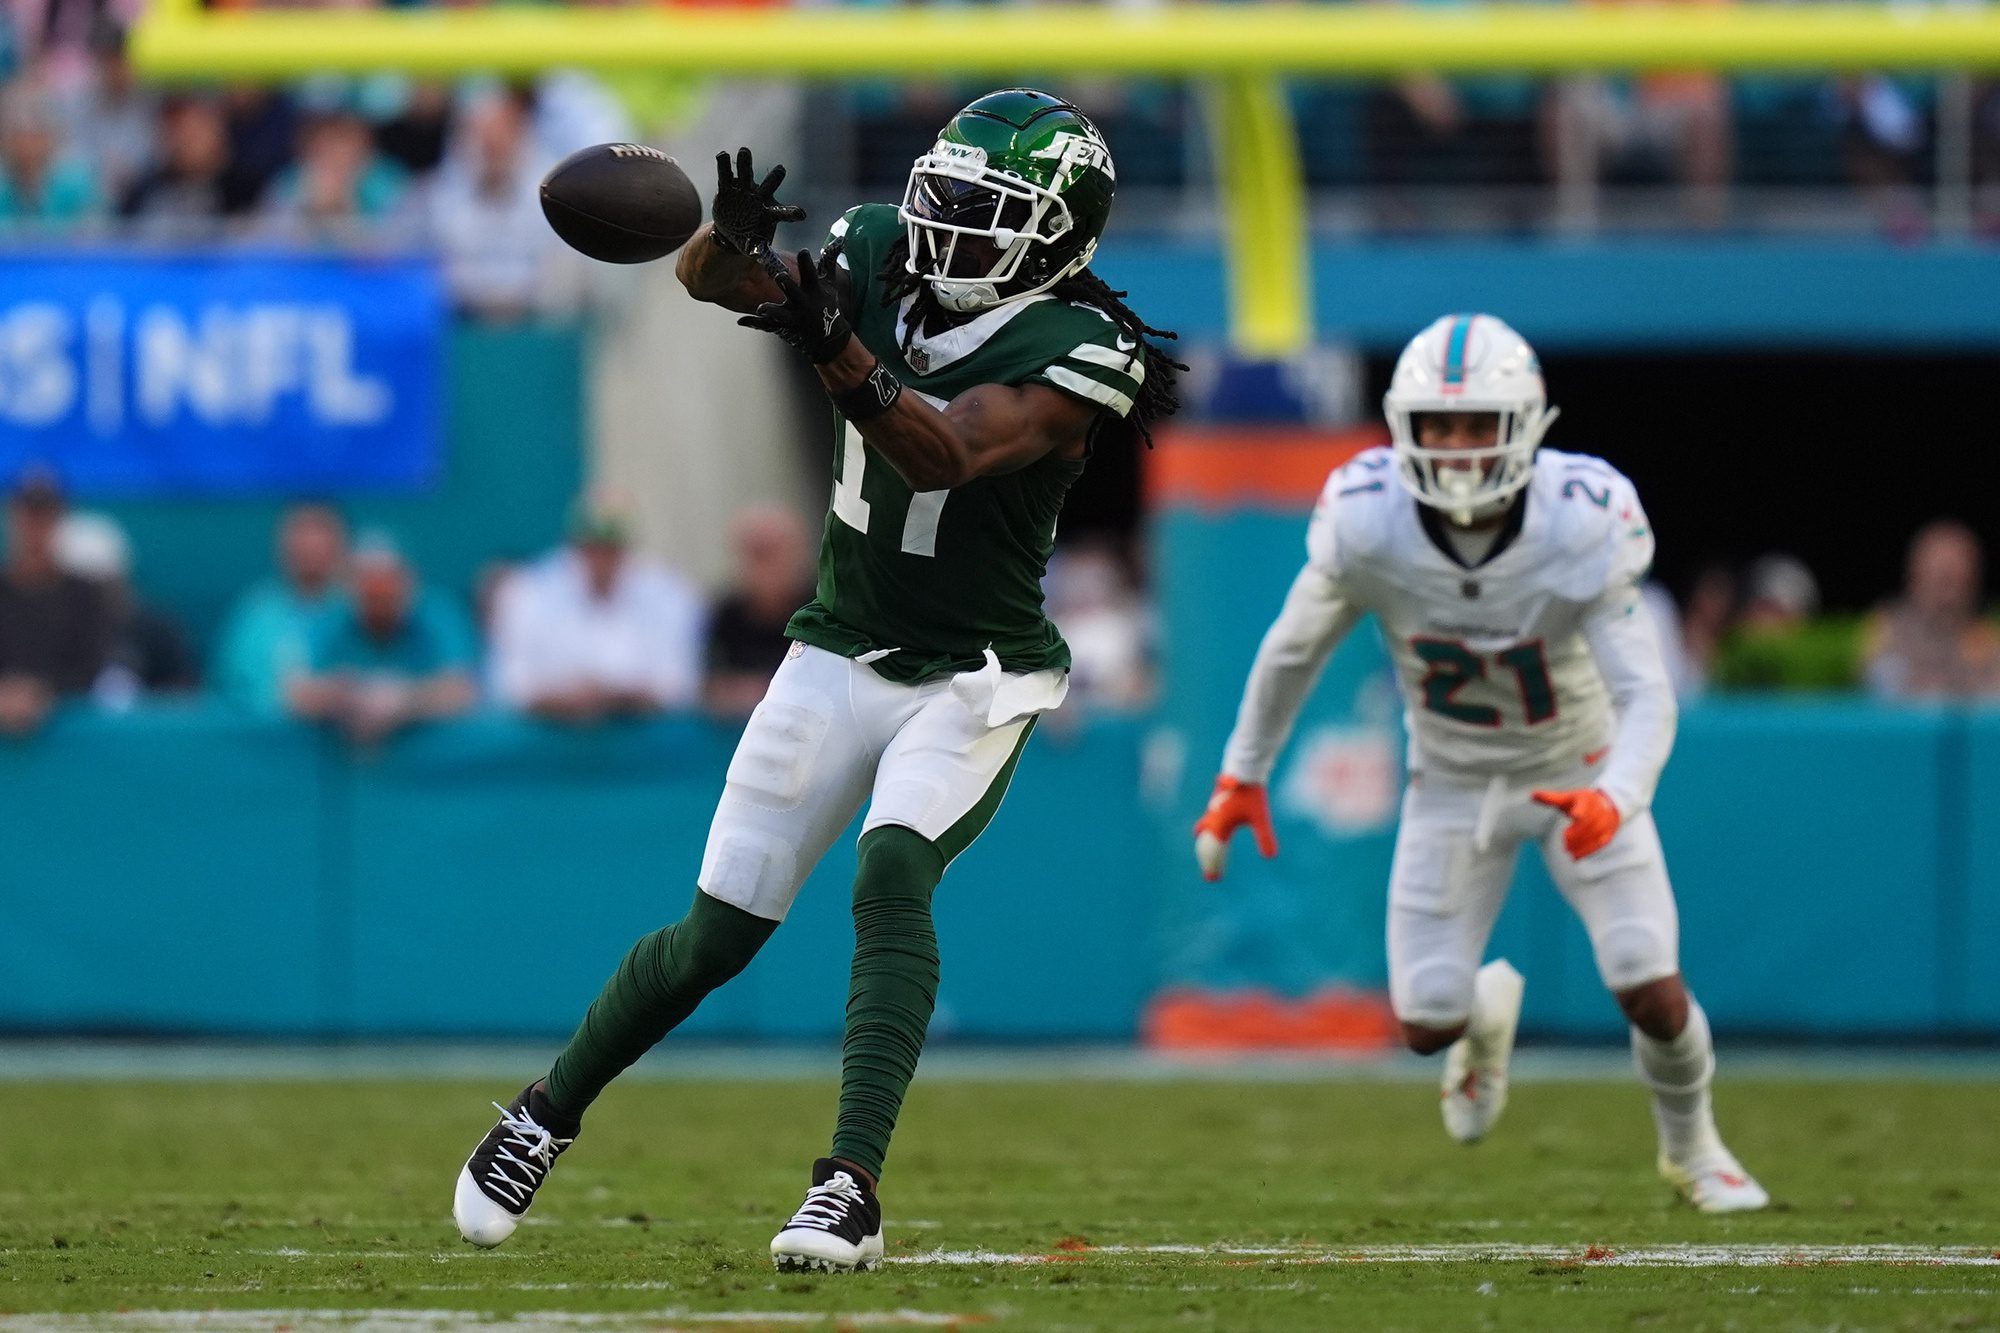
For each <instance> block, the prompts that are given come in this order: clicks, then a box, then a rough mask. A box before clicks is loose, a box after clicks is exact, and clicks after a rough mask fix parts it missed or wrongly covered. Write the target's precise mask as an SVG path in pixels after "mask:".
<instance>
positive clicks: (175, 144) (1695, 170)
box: [0, 0, 2000, 318]
mask: <svg viewBox="0 0 2000 1333" xmlns="http://www.w3.org/2000/svg"><path fill="white" fill-rule="evenodd" d="M1137 2H1138V3H1149V2H1151V0H1137ZM126 8H129V6H127V7H126ZM120 10H121V6H120V5H119V4H117V3H115V2H114V3H107V0H17V3H15V4H13V5H10V6H8V7H6V8H5V9H4V10H0V232H4V233H8V234H11V235H12V236H14V237H16V238H21V237H26V238H31V239H34V238H42V239H45V238H47V237H48V236H51V235H60V236H64V237H77V236H88V235H90V234H92V233H103V232H107V231H112V230H116V231H117V232H118V233H119V234H121V235H137V236H139V237H143V238H147V239H152V240H158V241H175V240H187V239H189V238H194V237H204V238H205V237H210V236H217V235H221V236H226V237H229V238H232V239H236V240H248V241H262V242H277V243H287V244H299V245H321V244H340V245H412V244H415V245H425V246H431V247H435V248H436V249H438V250H439V251H441V252H442V254H443V255H444V257H445V261H446V264H447V266H448V269H449V272H450V278H451V284H452V289H453V291H454V292H455V293H456V295H457V297H458V299H459V301H460V303H461V304H462V305H463V306H464V307H465V308H466V309H468V310H471V311H473V312H476V313H480V314H484V315H489V316H492V317H495V318H508V317H514V316H519V315H523V314H534V313H540V312H562V311H565V310H568V309H571V308H574V307H575V305H576V304H577V303H578V302H579V301H580V300H581V299H582V295H583V293H582V284H583V282H584V278H583V276H582V269H581V267H580V266H578V265H576V264H575V263H574V262H573V260H571V259H570V258H569V257H568V255H567V252H565V251H563V250H562V249H561V247H560V246H557V245H555V244H553V241H552V238H551V237H550V236H549V234H548V231H547V228H546V227H544V226H542V225H541V218H540V216H539V211H538V208H537V205H536V191H535V186H536V184H537V182H538V181H539V180H540V178H541V176H542V174H543V173H544V172H545V171H546V170H547V168H548V167H549V166H550V165H552V164H553V163H554V162H555V161H556V160H558V159H559V158H560V157H562V156H563V155H564V154H566V153H568V152H570V151H573V150H574V149H576V148H578V147H582V146H584V145H586V144H590V143H596V142H603V141H606V140H611V139H618V138H627V137H631V136H633V135H634V134H635V133H636V134H640V135H656V134H658V133H659V132H660V131H661V130H662V129H663V125H662V124H661V123H660V121H661V118H662V117H661V114H660V109H661V108H671V107H673V106H676V105H679V106H681V107H682V109H683V110H685V108H686V99H685V97H682V98H681V99H679V101H677V100H676V98H675V97H673V96H671V95H665V94H662V93H661V90H660V89H659V88H655V87H653V86H652V85H650V84H649V85H645V86H644V87H640V86H637V85H630V86H628V84H629V81H621V82H620V84H619V85H618V91H617V93H616V94H614V93H613V91H612V90H611V89H610V88H609V87H607V86H606V85H605V84H603V83H601V82H599V81H597V80H594V79H591V78H589V77H586V76H584V75H581V74H577V73H556V74H551V75H549V76H546V77H544V78H542V79H540V80H537V81H535V82H534V83H532V84H514V85H507V84H500V83H495V82H492V81H480V80H475V81H471V82H467V83H463V84H458V85H450V84H444V83H437V82H425V81H421V80H412V79H408V78H403V77H400V76H391V75H382V76H377V77H370V78H362V79H343V78H333V77H326V78H318V79H310V80H306V81H304V82H301V83H297V84H294V85H291V86H288V87H283V88H277V89H267V88H257V87H250V86H228V87H217V88H208V89H188V88H180V89H174V90H165V89H159V88H149V87H147V86H145V85H144V84H142V83H141V82H139V81H137V80H135V78H134V75H133V72H132V69H131V67H130V65H129V63H128V62H127V59H126V53H125V43H126V25H127V23H129V20H130V16H129V14H121V12H120ZM1291 87H1292V97H1293V102H1294V106H1295V109H1296V112H1297V119H1298V127H1299V141H1300V150H1301V154H1302V157H1303V163H1304V167H1305V171H1306V176H1307V181H1308V184H1309V185H1310V186H1311V187H1313V189H1314V190H1315V192H1316V193H1315V198H1316V199H1317V200H1318V201H1319V203H1320V204H1321V205H1322V207H1321V208H1320V210H1319V211H1320V216H1321V219H1322V221H1333V222H1335V223H1338V222H1340V221H1341V220H1342V219H1345V220H1346V221H1348V222H1350V223H1352V224H1353V225H1358V226H1361V227H1363V228H1366V229H1373V230H1387V231H1406V230H1427V229H1439V228H1443V229H1450V228H1456V227H1473V228H1479V229H1487V230H1490V229H1493V228H1496V227H1498V228H1503V229H1504V228H1510V227H1517V228H1539V227H1555V228H1595V227H1619V226H1641V227H1648V228H1654V229H1659V228H1666V229H1689V228H1695V229H1702V228H1712V227H1719V226H1738V225H1741V226H1781V227H1782V226H1803V227H1824V226H1829V225H1833V226H1838V225H1843V221H1842V219H1845V220H1846V221H1848V222H1859V223H1861V224H1862V225H1872V226H1875V227H1877V228H1880V229H1883V230H1886V231H1888V232H1890V233H1892V234H1895V235H1899V236H1909V237H1915V236H1920V235H1922V234H1924V233H1925V232H1926V231H1927V230H1928V229H1929V227H1930V226H1931V225H1932V224H1933V222H1934V221H1935V220H1936V218H1937V217H1938V216H1939V214H1940V211H1941V210H1940V209H1938V208H1936V207H1934V206H1933V205H1932V203H1931V196H1930V195H1929V194H1928V193H1927V192H1928V191H1930V190H1931V189H1932V188H1933V187H1936V186H1939V185H1940V184H1948V185H1950V186H1951V187H1952V188H1954V189H1956V190H1958V191H1960V193H1961V195H1962V200H1961V206H1960V207H1958V208H1957V209H1956V210H1955V211H1954V216H1957V215H1960V214H1962V215H1963V219H1964V224H1965V225H1968V226H1972V227H1975V228H1977V229H1979V230H1980V231H1982V232H1986V231H1991V230H1994V229H1995V228H1996V226H2000V206H1995V207H1992V208H1985V207H1984V206H1983V205H1982V204H1981V203H1980V202H1979V201H1980V200H1981V199H1982V198H1985V199H1986V202H1987V203H1989V204H1990V203H1993V200H1992V199H1991V198H1989V197H1988V196H1991V195H1993V194H1994V193H1996V191H2000V83H1995V82H1985V81H1982V82H1978V83H1972V82H1966V81H1957V82H1954V81H1951V80H1949V79H1946V80H1939V79H1936V78H1928V77H1925V78H1916V77H1909V78H1906V77H1901V76H1897V77H1890V76H1887V75H1856V76H1843V77H1840V78H1833V79H1829V78H1825V77H1809V76H1800V77H1795V78H1781V77H1768V76H1766V77H1755V78H1743V79H1725V78H1722V77H1719V76H1716V75H1712V74H1704V73H1691V72H1681V73H1672V72H1667V73H1653V74H1647V75H1644V76H1638V77H1596V76H1591V77H1570V78H1560V79H1550V78H1530V77H1526V76H1479V77H1465V78H1456V77H1455V78H1444V77H1441V76H1428V75H1413V76H1410V77H1406V78H1403V79H1400V80H1393V81H1360V80H1345V81H1329V80H1295V81H1293V83H1292V85H1291ZM981 90H982V89H981V88H980V87H977V86H974V85H973V84H969V83H968V84H962V85H961V84H959V83H956V82H954V81H951V80H944V79H940V80H935V81H928V82H924V81H917V82H903V83H896V84H879V83H878V84H863V85H858V86H823V87H814V88H812V89H811V90H809V91H808V93H807V95H806V100H805V102H804V103H802V105H801V107H800V110H799V113H798V114H799V117H800V119H801V122H802V123H803V124H810V126H811V137H812V142H813V152H812V155H811V156H812V161H811V162H810V163H809V164H807V165H809V166H810V168H811V169H810V170H809V171H806V172H804V173H795V184H794V189H795V190H800V189H803V190H804V191H806V192H807V193H811V192H812V191H815V190H821V191H832V192H834V193H837V194H838V195H840V196H841V197H842V198H843V199H851V198H852V197H853V196H854V194H856V193H857V192H858V193H861V194H864V195H870V196H883V195H893V194H895V193H898V192H900V190H901V188H902V185H903V181H904V177H905V175H906V173H907V171H908V168H909V163H910V160H911V158H912V157H914V156H915V155H916V154H917V153H919V152H921V151H922V150H923V149H924V148H926V147H928V145H929V143H930V141H931V138H932V136H933V135H934V134H935V132H936V129H937V126H938V125H939V124H940V123H941V122H942V121H943V119H944V118H945V117H946V116H948V115H949V114H950V113H951V112H952V111H953V110H955V109H956V108H957V107H958V106H959V105H961V104H962V103H963V102H964V101H965V100H966V99H967V98H968V97H969V96H972V95H974V94H976V93H977V92H978V91H981ZM1066 91H1068V92H1070V94H1071V95H1072V96H1075V97H1077V98H1079V99H1080V101H1081V102H1082V103H1083V104H1084V105H1085V106H1086V107H1087V108H1088V109H1090V110H1091V111H1092V113H1093V114H1094V115H1096V116H1097V117H1098V119H1099V120H1100V121H1101V123H1102V124H1103V126H1104V128H1105V130H1106V132H1107V134H1108V136H1109V138H1110V140H1111V143H1112V145H1113V148H1114V150H1115V152H1116V153H1117V155H1118V161H1119V177H1120V185H1121V188H1122V189H1124V190H1127V191H1137V192H1145V191H1150V192H1152V194H1151V195H1150V196H1149V197H1150V198H1153V199H1161V198H1165V197H1166V195H1165V193H1164V192H1177V193H1178V194H1179V195H1180V197H1182V198H1184V199H1189V200H1194V199H1200V200H1208V199H1210V198H1211V195H1212V191H1211V190H1210V189H1209V182H1210V180H1211V179H1212V174H1213V169H1212V164H1210V163H1209V162H1208V161H1207V160H1206V159H1207V148H1206V140H1205V135H1204V133H1203V131H1202V128H1201V126H1200V124H1199V102H1198V98H1197V97H1196V95H1195V94H1194V93H1192V92H1190V91H1189V90H1188V89H1186V88H1184V87H1181V86H1179V85H1173V84H1161V83H1147V82H1144V81H1109V80H1094V81H1090V82H1088V83H1084V84H1078V85H1076V86H1074V87H1069V88H1066ZM634 108H638V109H639V110H638V111H637V112H636V114H635V111H634ZM1987 184H1992V185H1994V186H1995V187H1996V188H1995V190H1982V188H1981V187H1982V186H1984V185H1987ZM1606 187H1611V188H1610V190H1609V192H1608V193H1607V189H1606ZM1128 211H1129V212H1130V216H1129V217H1122V218H1121V222H1123V223H1124V224H1127V225H1145V224H1146V223H1147V222H1148V221H1149V220H1150V221H1153V222H1157V221H1158V220H1160V219H1162V218H1165V217H1168V216H1170V215H1171V213H1172V209H1171V208H1170V207H1169V208H1156V207H1147V208H1143V209H1134V210H1128Z"/></svg>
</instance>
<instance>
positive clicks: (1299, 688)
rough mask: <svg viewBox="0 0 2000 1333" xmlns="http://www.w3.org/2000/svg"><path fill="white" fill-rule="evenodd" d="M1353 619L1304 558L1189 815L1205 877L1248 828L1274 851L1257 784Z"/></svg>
mask: <svg viewBox="0 0 2000 1333" xmlns="http://www.w3.org/2000/svg"><path fill="white" fill-rule="evenodd" d="M1360 618H1361V608H1360V607H1358V606H1357V605H1355V604H1354V603H1353V602H1352V601H1350V600H1349V599H1348V598H1347V597H1346V596H1345V595H1344V594H1343V593H1342V592H1341V589H1340V585H1339V582H1338V581H1337V580H1336V579H1334V578H1333V577H1332V576H1331V575H1330V574H1328V573H1327V572H1326V571H1325V570H1323V569H1321V568H1320V567H1319V566H1318V565H1315V564H1307V565H1306V566H1305V567H1304V568H1303V569H1301V570H1300V571H1299V573H1298V577H1297V578H1295V579H1293V580H1292V588H1291V591H1290V592H1289V593H1287V594H1286V595H1285V605H1284V609H1283V610H1281V611H1280V612H1279V613H1278V618H1277V619H1276V620H1275V621H1273V622H1272V623H1271V628H1270V629H1268V630H1266V631H1265V633H1264V640H1263V642H1262V643H1260V644H1259V645H1258V646H1257V660H1256V662H1255V664H1253V665H1252V666H1251V668H1250V679H1249V682H1248V683H1247V684H1245V685H1244V687H1243V701H1242V702H1241V703H1240V704H1239V705H1237V709H1236V727H1235V729H1234V730H1233V731H1231V732H1230V733H1229V743H1228V745H1227V746H1225V747H1224V749H1223V752H1222V775H1221V776H1220V777H1218V778H1217V779H1216V780H1215V792H1214V794H1213V795H1212V796H1211V797H1210V798H1209V803H1208V809H1207V810H1206V811H1204V812H1203V814H1202V817H1201V818H1200V819H1199V820H1197V821H1196V822H1195V826H1194V832H1195V859H1196V861H1197V862H1199V863H1200V865H1201V872H1202V876H1203V877H1204V878H1206V879H1210V880H1217V879H1221V878H1222V872H1223V869H1224V866H1225V864H1226V862H1227V858H1228V852H1229V837H1230V835H1231V834H1232V833H1234V832H1235V831H1236V830H1237V829H1239V828H1243V827H1246V826H1247V827H1249V828H1250V829H1251V830H1252V831H1253V832H1254V833H1255V834H1256V835H1257V845H1258V849H1259V850H1260V851H1262V852H1263V853H1264V855H1265V856H1275V855H1277V852H1278V840H1277V837H1276V835H1275V834H1274V833H1273V832H1272V829H1271V815H1270V810H1269V808H1268V806H1267V804H1266V799H1265V795H1264V784H1265V783H1266V782H1268V781H1269V780H1270V777H1271V770H1272V769H1274V768H1275V767H1277V763H1278V755H1279V754H1280V753H1281V752H1282V751H1283V750H1284V748H1285V741H1286V740H1287V739H1288V738H1289V737H1290V736H1291V734H1292V727H1293V726H1294V725H1295V724H1296V723H1297V722H1298V718H1299V710H1300V709H1301V708H1302V707H1304V706H1305V701H1306V696H1307V695H1309V694H1311V693H1312V687H1313V685H1314V683H1315V682H1316V681H1318V679H1319V674H1320V672H1321V671H1323V670H1324V669H1325V668H1326V662H1327V659H1328V658H1329V657H1331V656H1332V655H1333V650H1334V649H1335V648H1336V647H1338V646H1339V644H1340V641H1341V640H1342V639H1344V638H1346V637H1347V632H1348V631H1349V630H1351V629H1353V628H1354V624H1355V622H1356V621H1357V620H1359V619H1360Z"/></svg>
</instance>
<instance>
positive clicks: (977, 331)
mask: <svg viewBox="0 0 2000 1333" xmlns="http://www.w3.org/2000/svg"><path fill="white" fill-rule="evenodd" d="M916 299H917V298H916V297H915V296H913V295H912V296H906V297H904V298H903V304H902V308H901V309H900V310H898V311H897V312H896V329H897V336H898V337H900V336H901V332H902V330H903V329H904V328H906V327H907V326H908V324H907V322H908V320H909V318H910V306H911V305H912V304H913V303H914V302H915V301H916ZM1049 299H1050V298H1049V297H1048V296H1047V295H1039V296H1024V297H1022V298H1021V299H1020V300H1018V301H1009V302H1007V303H1006V304H1005V305H996V306H994V307H993V308H992V309H991V310H984V311H981V312H980V313H979V314H977V315H975V316H973V317H972V318H971V319H969V320H967V321H966V322H965V323H963V324H954V325H952V326H951V327H950V328H947V329H945V330H944V331H943V332H941V333H936V334H931V335H929V336H926V335H925V333H924V331H923V330H922V329H919V330H917V336H916V337H915V338H913V339H911V340H910V352H912V353H915V352H921V353H922V354H923V356H922V361H923V364H924V368H923V369H922V370H918V371H917V373H918V374H920V375H935V374H937V373H938V372H939V371H940V370H943V369H944V368H945V367H947V366H949V365H951V364H952V363H953V362H955V361H963V360H964V359H965V358H966V357H968V356H971V355H972V354H973V353H974V352H976V351H978V350H979V349H980V348H982V347H984V346H985V345H986V343H987V340H988V339H990V338H991V337H992V336H993V335H994V334H996V333H998V332H999V331H1000V330H1001V329H1003V328H1005V327H1006V326H1007V324H1008V323H1009V322H1010V321H1012V320H1013V318H1014V317H1015V316H1016V315H1018V314H1020V313H1021V312H1022V311H1023V310H1026V309H1027V308H1028V307H1029V306H1031V305H1035V304H1036V303H1038V302H1041V301H1046V300H1049ZM905 359H909V360H910V361H911V364H910V369H912V370H916V369H917V361H916V360H915V359H913V358H911V357H909V356H908V355H907V354H906V358H905Z"/></svg>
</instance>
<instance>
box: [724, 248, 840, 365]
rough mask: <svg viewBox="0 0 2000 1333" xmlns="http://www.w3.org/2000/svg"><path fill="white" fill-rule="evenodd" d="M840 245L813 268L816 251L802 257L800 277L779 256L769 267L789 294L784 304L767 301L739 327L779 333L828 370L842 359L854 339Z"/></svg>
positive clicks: (827, 251)
mask: <svg viewBox="0 0 2000 1333" xmlns="http://www.w3.org/2000/svg"><path fill="white" fill-rule="evenodd" d="M839 260H840V242H838V241H835V242H834V243H833V244H832V245H829V246H827V247H826V249H824V250H822V251H820V256H819V263H817V264H814V263H813V257H812V251H810V250H801V251H799V277H798V281H796V282H794V281H793V280H792V275H791V274H790V273H788V272H786V271H785V266H784V265H783V264H781V263H779V262H778V258H777V256H776V255H773V256H771V257H770V262H769V263H768V264H766V265H765V267H766V268H767V269H768V270H769V271H770V274H771V278H772V280H773V281H775V282H776V283H777V284H778V287H779V289H780V290H782V291H783V292H784V294H785V299H784V300H782V301H767V302H765V303H764V304H763V305H760V306H758V307H757V313H756V314H754V315H744V316H743V317H742V318H741V319H738V320H737V321H736V322H737V323H738V324H741V325H742V326H743V327H744V328H746V329H762V330H763V331H764V332H766V333H775V334H777V335H778V336H779V337H780V338H783V339H784V340H785V341H786V342H788V343H790V344H791V345H792V346H794V347H796V348H798V349H799V350H800V351H801V352H804V353H805V354H806V360H808V361H810V362H812V363H813V364H814V365H816V366H823V365H825V364H826V363H827V362H829V361H831V360H833V359H834V358H835V357H837V356H839V355H840V353H841V349H842V348H844V347H846V346H847V340H848V339H849V338H852V337H853V336H854V328H853V326H852V325H850V324H849V323H848V322H847V316H846V315H843V314H842V313H840V266H839Z"/></svg>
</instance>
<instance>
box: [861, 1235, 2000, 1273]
mask: <svg viewBox="0 0 2000 1333" xmlns="http://www.w3.org/2000/svg"><path fill="white" fill-rule="evenodd" d="M1096 1255H1112V1256H1121V1255H1173V1256H1176V1257H1180V1258H1187V1259H1197V1260H1198V1259H1203V1258H1207V1259H1213V1260H1217V1261H1220V1262H1225V1263H1228V1262H1242V1261H1245V1260H1251V1261H1254V1260H1258V1259H1266V1260H1270V1261H1272V1262H1275V1263H1314V1264H1337V1263H1362V1264H1462V1263H1574V1264H1580V1265H1587V1266H1589V1267H1593V1268H1595V1267H1605V1268H1794V1267H1804V1268H1815V1267H1823V1266H1826V1265H1830V1264H1900V1265H1913V1266H1932V1267H1947V1268H2000V1251H1995V1250H1993V1249H1991V1248H1988V1247H1972V1246H1963V1245H1639V1246H1633V1247H1631V1248H1629V1249H1621V1248H1614V1247H1610V1246H1596V1245H1591V1246H1584V1245H1507V1244H1493V1243H1489V1242H1486V1241H1464V1242H1460V1243H1457V1244H1450V1245H1095V1246H1089V1247H1086V1248H1079V1249H1074V1250H1057V1251H1055V1252H1053V1253H1046V1254H1017V1253H1011V1252H1006V1251H1000V1250H927V1251H925V1252H923V1253H921V1254H906V1255H890V1256H889V1258H888V1262H889V1263H892V1264H949V1265H962V1266H974V1267H976V1266H981V1265H999V1264H1050V1263H1054V1264H1061V1263H1077V1262H1079V1261H1088V1260H1089V1259H1090V1258H1091V1257H1093V1256H1096Z"/></svg>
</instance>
